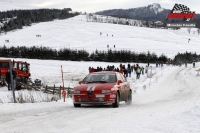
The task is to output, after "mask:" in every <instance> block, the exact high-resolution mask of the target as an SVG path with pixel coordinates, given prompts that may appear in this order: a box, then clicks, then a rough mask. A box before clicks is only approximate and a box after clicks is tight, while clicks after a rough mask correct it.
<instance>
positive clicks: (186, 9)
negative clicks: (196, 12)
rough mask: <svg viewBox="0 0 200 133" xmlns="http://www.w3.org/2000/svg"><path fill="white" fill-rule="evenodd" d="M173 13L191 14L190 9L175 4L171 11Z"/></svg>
mask: <svg viewBox="0 0 200 133" xmlns="http://www.w3.org/2000/svg"><path fill="white" fill-rule="evenodd" d="M173 11H181V13H191V11H190V8H188V7H187V6H185V5H182V4H175V5H174V7H173V9H172V13H173Z"/></svg>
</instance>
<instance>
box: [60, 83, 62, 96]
mask: <svg viewBox="0 0 200 133" xmlns="http://www.w3.org/2000/svg"><path fill="white" fill-rule="evenodd" d="M61 90H62V87H61V85H60V99H61Z"/></svg>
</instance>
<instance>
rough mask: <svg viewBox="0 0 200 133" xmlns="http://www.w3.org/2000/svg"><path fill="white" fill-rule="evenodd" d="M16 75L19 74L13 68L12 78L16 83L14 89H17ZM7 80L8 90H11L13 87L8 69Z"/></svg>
mask: <svg viewBox="0 0 200 133" xmlns="http://www.w3.org/2000/svg"><path fill="white" fill-rule="evenodd" d="M16 75H17V73H16V71H15V70H14V68H13V69H12V78H13V84H14V86H13V88H14V90H15V89H16ZM6 82H7V84H8V90H11V88H10V87H11V78H10V70H8V71H7V72H6Z"/></svg>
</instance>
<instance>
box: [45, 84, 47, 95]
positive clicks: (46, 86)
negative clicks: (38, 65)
mask: <svg viewBox="0 0 200 133" xmlns="http://www.w3.org/2000/svg"><path fill="white" fill-rule="evenodd" d="M46 92H47V85H46V87H45V93H46Z"/></svg>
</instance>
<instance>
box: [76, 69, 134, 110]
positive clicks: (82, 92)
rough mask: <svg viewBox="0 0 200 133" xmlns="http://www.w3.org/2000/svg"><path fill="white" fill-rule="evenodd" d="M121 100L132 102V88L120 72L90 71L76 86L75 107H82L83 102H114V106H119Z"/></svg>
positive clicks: (127, 102)
mask: <svg viewBox="0 0 200 133" xmlns="http://www.w3.org/2000/svg"><path fill="white" fill-rule="evenodd" d="M120 101H125V102H126V104H131V102H132V90H131V88H130V85H129V83H128V82H127V80H126V78H125V77H124V76H123V75H122V74H121V73H119V72H112V71H103V72H93V73H90V74H88V75H87V76H86V77H85V78H84V79H83V80H82V81H79V85H78V86H77V87H75V88H74V93H73V103H74V107H80V106H81V104H112V106H113V107H119V102H120Z"/></svg>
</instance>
